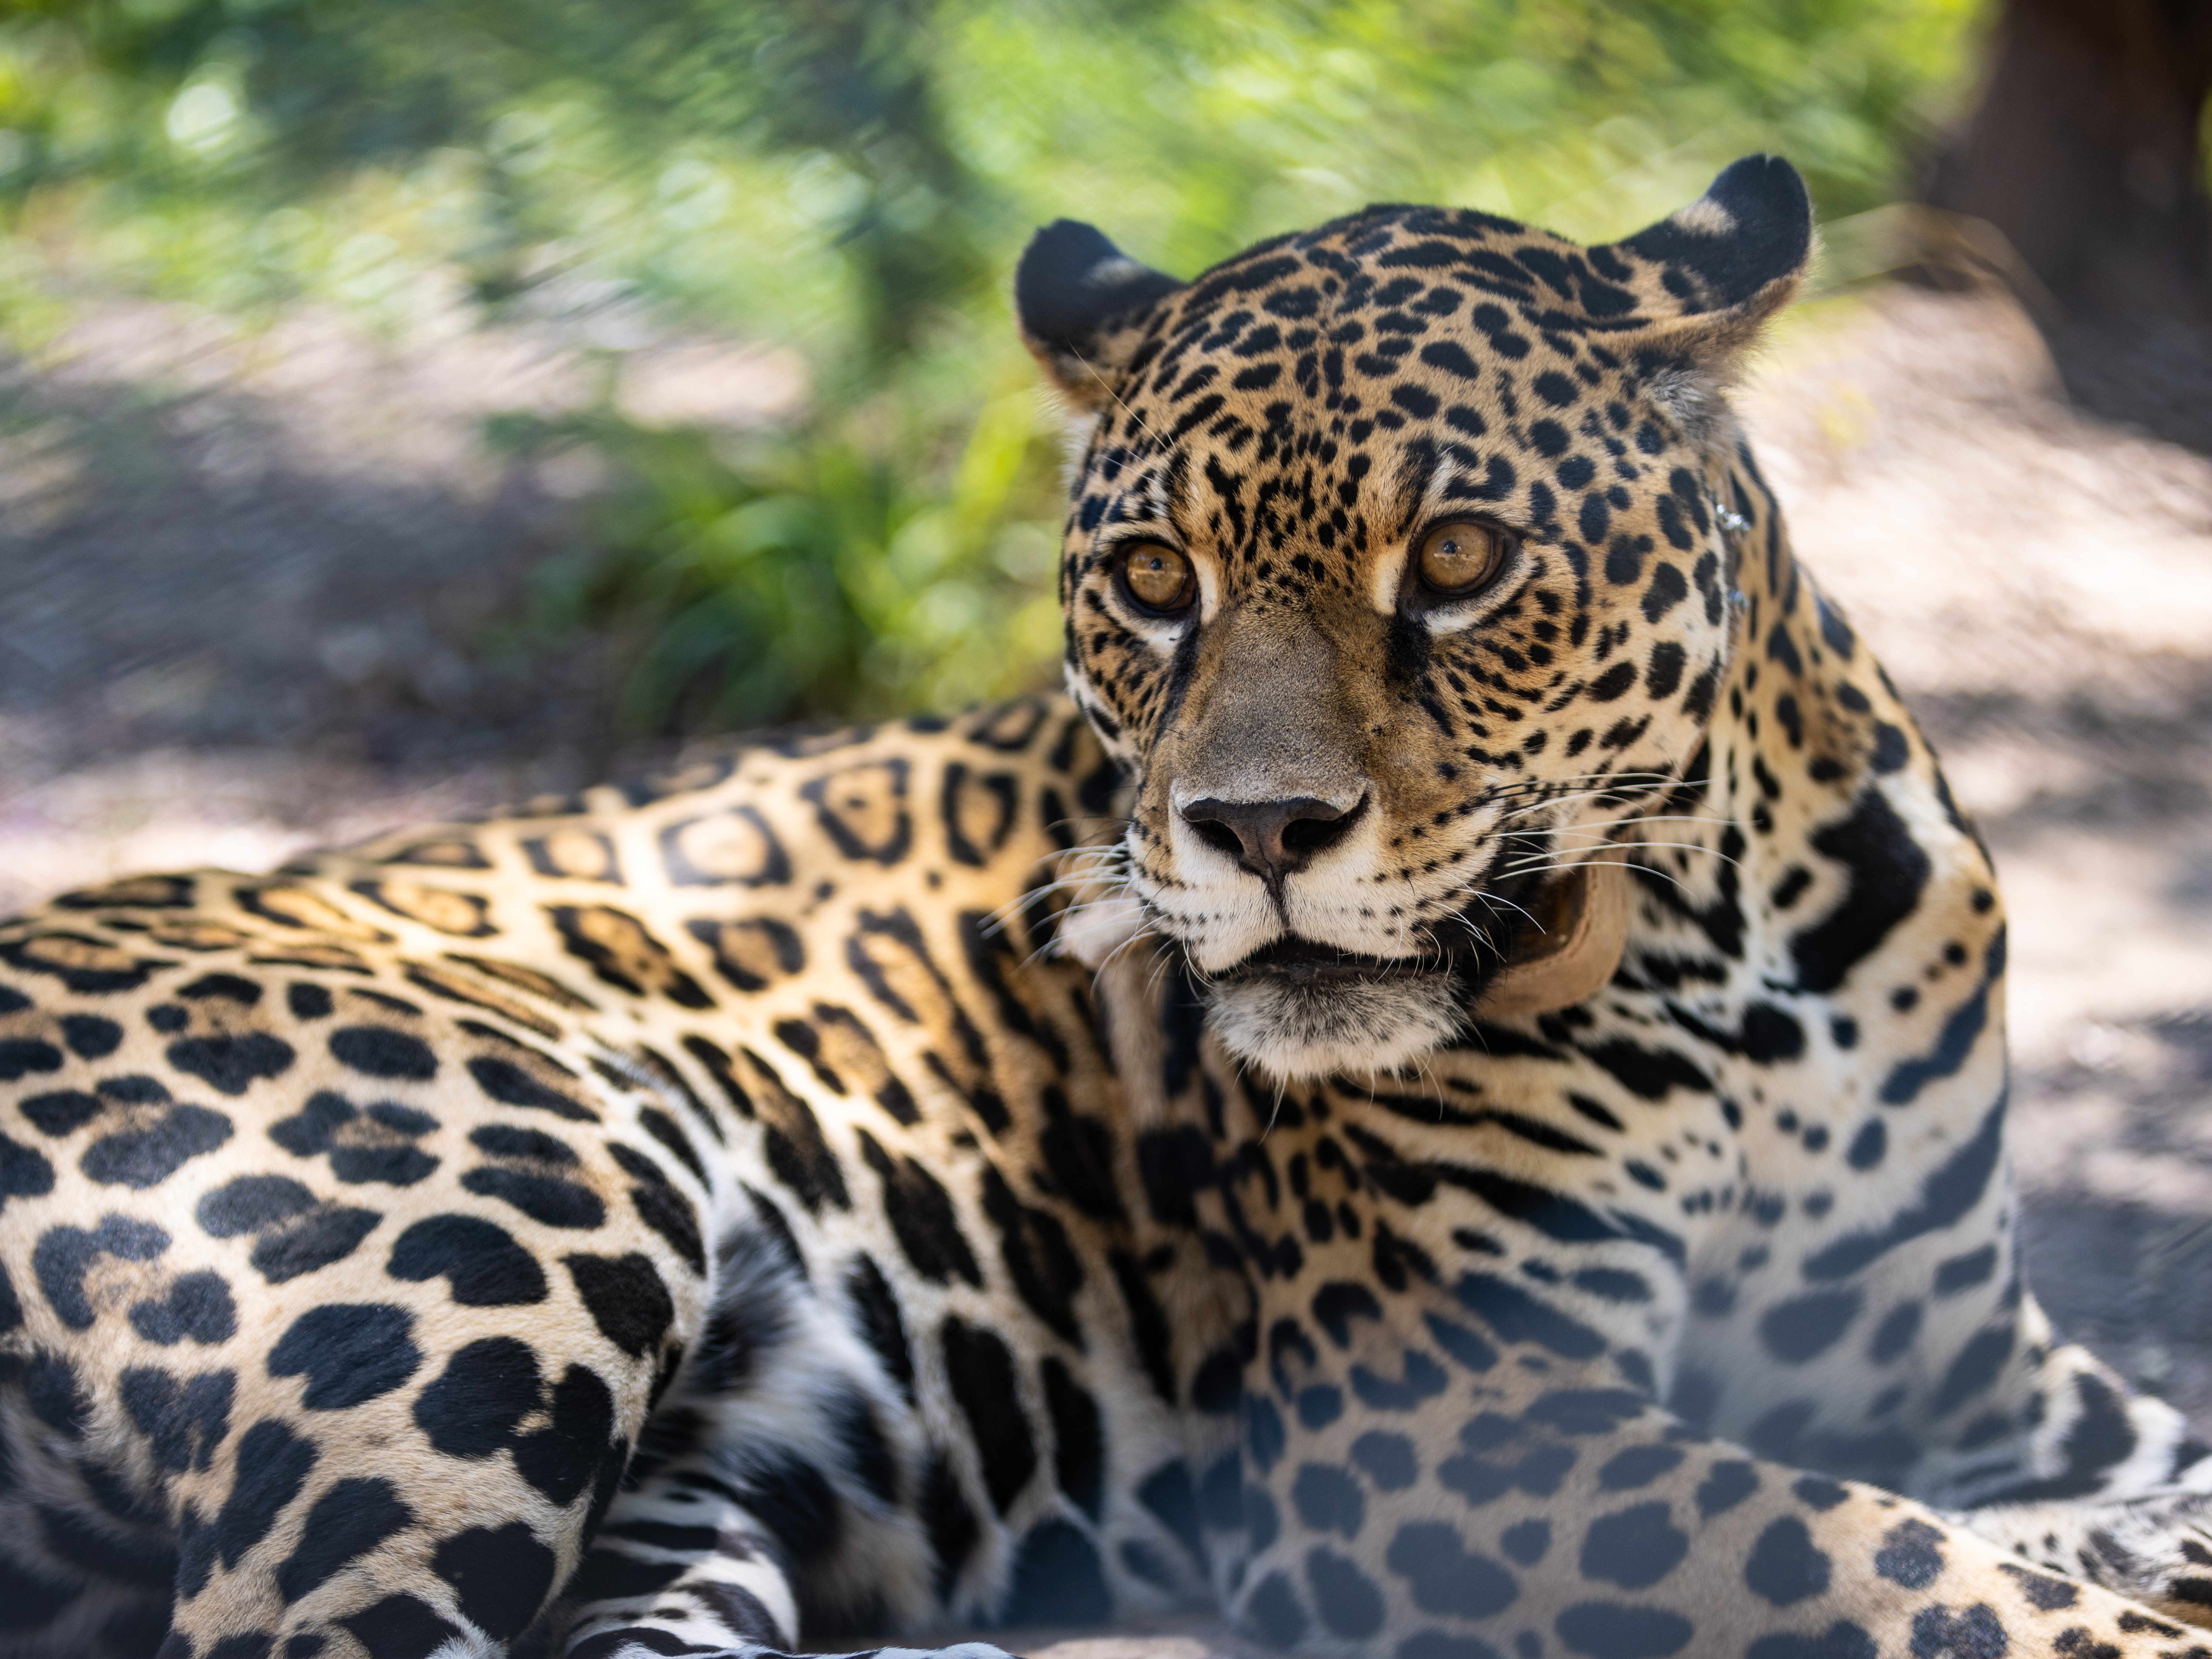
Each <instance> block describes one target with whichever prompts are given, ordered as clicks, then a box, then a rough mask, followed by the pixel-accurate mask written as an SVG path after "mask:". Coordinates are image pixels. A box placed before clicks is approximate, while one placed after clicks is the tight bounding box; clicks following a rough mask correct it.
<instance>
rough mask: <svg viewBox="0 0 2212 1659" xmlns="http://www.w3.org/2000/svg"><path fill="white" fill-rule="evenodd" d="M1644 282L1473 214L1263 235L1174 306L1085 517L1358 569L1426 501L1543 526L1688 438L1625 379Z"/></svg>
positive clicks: (1100, 431)
mask: <svg viewBox="0 0 2212 1659" xmlns="http://www.w3.org/2000/svg"><path fill="white" fill-rule="evenodd" d="M1642 274H1645V273H1641V272H1639V271H1638V269H1637V266H1636V264H1635V263H1634V262H1632V260H1631V259H1630V258H1627V257H1626V256H1624V255H1623V254H1621V253H1620V252H1617V251H1615V250H1613V249H1607V248H1595V249H1586V248H1583V247H1579V246H1576V245H1575V244H1573V243H1571V242H1569V241H1567V240H1564V239H1563V238H1560V237H1558V236H1554V235H1552V234H1548V233H1546V232H1543V231H1540V230H1534V229H1532V228H1528V227H1527V226H1524V225H1521V224H1517V223H1516V222H1513V221H1511V220H1508V219H1502V218H1498V217H1496V216H1492V215H1489V214H1484V213H1478V212H1472V211H1466V210H1441V209H1433V208H1415V207H1401V208H1376V209H1370V210H1367V211H1366V212H1364V213H1361V214H1358V215H1355V216H1352V217H1350V218H1347V219H1342V220H1339V221H1336V222H1334V223H1331V224H1328V225H1324V226H1322V227H1321V228H1318V229H1316V230H1313V231H1309V232H1305V233H1303V234H1298V235H1295V236H1285V237H1280V238H1277V239H1275V240H1272V241H1269V242H1265V243H1262V244H1261V245H1260V246H1257V247H1255V248H1253V249H1250V250H1249V251H1248V252H1244V253H1243V254H1240V255H1238V256H1237V258H1233V259H1231V260H1229V261H1228V262H1226V263H1225V264H1221V265H1219V266H1217V267H1215V268H1214V269H1213V270H1210V271H1208V272H1207V273H1206V274H1205V275H1204V276H1200V278H1198V279H1197V280H1196V281H1194V283H1191V284H1190V285H1189V286H1188V287H1187V288H1185V289H1182V290H1180V291H1179V292H1178V293H1176V295H1174V296H1173V297H1172V299H1171V300H1170V301H1168V302H1167V303H1164V304H1163V305H1162V306H1160V307H1159V308H1158V313H1157V315H1156V316H1155V318H1154V319H1153V321H1152V326H1151V328H1150V330H1149V331H1148V335H1147V337H1146V340H1145V341H1144V343H1142V344H1141V345H1139V347H1138V348H1137V349H1135V350H1134V351H1133V353H1132V354H1131V355H1130V357H1129V359H1128V361H1127V368H1126V370H1125V372H1124V374H1123V377H1122V381H1121V386H1120V387H1119V388H1118V389H1117V392H1116V396H1115V401H1114V402H1113V403H1112V404H1109V405H1108V406H1107V407H1106V408H1105V409H1104V410H1102V412H1101V420H1100V425H1099V427H1098V428H1097V434H1096V436H1095V439H1094V441H1093V443H1092V445H1091V450H1090V453H1089V455H1088V457H1087V465H1086V467H1085V493H1084V495H1083V497H1082V499H1081V500H1079V501H1078V502H1077V503H1076V513H1077V517H1078V520H1079V524H1081V525H1082V527H1083V528H1084V529H1085V530H1096V529H1101V528H1106V529H1110V528H1111V527H1112V526H1115V524H1117V523H1122V522H1128V523H1145V524H1158V523H1159V522H1162V521H1183V527H1184V528H1185V529H1186V530H1193V531H1203V532H1208V533H1209V534H1210V537H1211V538H1212V539H1213V540H1215V541H1216V542H1218V543H1219V544H1222V545H1224V546H1225V547H1226V548H1228V549H1230V550H1232V551H1233V550H1243V549H1246V548H1250V547H1254V546H1255V545H1259V546H1262V547H1264V546H1267V545H1279V544H1282V543H1283V542H1284V541H1285V540H1286V539H1288V538H1293V537H1299V536H1302V537H1303V538H1306V539H1310V542H1311V543H1312V544H1315V546H1316V548H1317V549H1318V550H1320V551H1322V552H1324V553H1326V552H1330V551H1337V552H1339V553H1342V552H1346V551H1349V552H1352V553H1354V554H1357V553H1359V552H1364V551H1365V550H1368V549H1369V548H1370V546H1372V545H1374V544H1376V542H1377V541H1378V540H1383V539H1389V538H1394V537H1395V536H1397V535H1399V534H1401V533H1402V532H1404V530H1405V529H1406V528H1407V526H1408V525H1409V524H1410V523H1411V522H1412V521H1413V520H1415V519H1416V518H1418V517H1419V515H1420V514H1421V513H1423V511H1424V510H1425V509H1431V508H1438V507H1451V506H1464V507H1468V508H1469V509H1471V510H1480V511H1484V512H1487V513H1494V514H1496V515H1498V516H1499V517H1502V518H1507V519H1510V520H1515V521H1516V522H1517V523H1518V524H1519V525H1520V526H1521V527H1523V528H1527V529H1539V528H1541V527H1543V526H1546V525H1547V524H1548V523H1550V522H1551V521H1552V520H1553V514H1554V513H1555V512H1556V510H1557V505H1558V502H1559V491H1560V489H1574V488H1579V487H1581V486H1583V485H1584V484H1587V483H1589V481H1590V480H1591V479H1592V478H1593V477H1595V476H1596V473H1597V471H1598V469H1599V468H1600V467H1601V465H1605V463H1606V462H1607V459H1608V455H1607V452H1610V459H1612V461H1613V465H1614V467H1616V468H1617V467H1618V466H1619V465H1620V458H1621V457H1623V456H1625V455H1627V454H1629V453H1631V452H1632V451H1634V450H1638V449H1640V451H1641V452H1642V453H1643V454H1644V455H1647V456H1648V455H1651V454H1655V453H1658V452H1659V451H1660V450H1662V448H1663V447H1664V444H1665V441H1664V437H1663V435H1662V431H1661V429H1660V427H1659V426H1658V424H1657V423H1656V422H1655V421H1654V419H1653V418H1652V411H1651V410H1649V409H1648V408H1639V407H1638V405H1637V404H1636V402H1635V401H1634V400H1633V399H1632V398H1630V397H1629V396H1627V395H1626V392H1625V388H1624V386H1623V385H1622V381H1623V380H1624V377H1625V376H1626V374H1627V372H1628V370H1629V368H1630V367H1631V364H1630V356H1631V355H1632V354H1631V344H1632V334H1633V331H1635V330H1636V329H1637V328H1638V326H1639V325H1641V324H1642V323H1643V321H1644V315H1643V311H1642V307H1641V305H1640V303H1639V300H1638V295H1637V293H1636V292H1635V290H1634V289H1632V287H1630V286H1629V285H1628V284H1630V283H1633V282H1635V281H1636V280H1637V278H1638V276H1639V275H1642ZM1585 451H1587V452H1590V453H1583V452H1585ZM1609 470H1610V469H1609ZM1629 471H1630V472H1631V474H1633V472H1634V471H1635V467H1634V465H1633V464H1631V465H1630V467H1629ZM1561 475H1564V476H1561ZM1194 519H1195V520H1199V522H1188V521H1189V520H1194ZM1285 574H1286V575H1289V574H1291V573H1285Z"/></svg>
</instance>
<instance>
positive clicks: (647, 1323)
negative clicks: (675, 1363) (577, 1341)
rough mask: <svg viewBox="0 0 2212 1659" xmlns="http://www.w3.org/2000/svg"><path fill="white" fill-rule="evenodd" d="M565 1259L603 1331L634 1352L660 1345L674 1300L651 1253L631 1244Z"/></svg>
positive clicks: (672, 1314) (673, 1310) (671, 1316)
mask: <svg viewBox="0 0 2212 1659" xmlns="http://www.w3.org/2000/svg"><path fill="white" fill-rule="evenodd" d="M562 1260H563V1261H564V1262H565V1263H566V1265H567V1267H568V1277H569V1278H571V1279H574V1280H575V1282H576V1294H577V1295H579V1296H580V1297H583V1298H584V1306H585V1307H586V1309H587V1310H589V1311H590V1313H591V1316H592V1323H594V1324H596V1325H597V1326H598V1327H599V1334H600V1335H602V1336H604V1337H605V1338H606V1339H607V1340H608V1341H610V1342H611V1343H613V1344H614V1345H615V1346H617V1348H620V1349H621V1350H622V1351H623V1352H624V1353H626V1354H629V1355H630V1356H631V1357H632V1358H636V1357H637V1356H639V1355H641V1354H643V1353H644V1352H647V1350H648V1349H650V1348H653V1347H655V1346H659V1341H660V1339H661V1338H662V1337H663V1336H665V1335H666V1334H667V1333H668V1328H669V1326H671V1324H673V1323H674V1322H675V1320H676V1304H675V1303H674V1302H673V1301H672V1300H671V1298H670V1297H669V1294H668V1287H667V1286H666V1285H664V1284H662V1283H661V1280H660V1275H659V1273H656V1272H655V1271H654V1270H653V1261H652V1259H651V1258H650V1257H648V1256H646V1255H641V1254H640V1253H639V1252H637V1251H635V1250H632V1251H630V1252H629V1254H628V1255H619V1256H605V1255H571V1256H566V1257H563V1258H562Z"/></svg>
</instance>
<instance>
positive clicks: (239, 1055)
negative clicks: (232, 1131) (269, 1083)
mask: <svg viewBox="0 0 2212 1659" xmlns="http://www.w3.org/2000/svg"><path fill="white" fill-rule="evenodd" d="M167 1053H168V1060H169V1064H170V1065H172V1066H175V1067H176V1068H177V1069H178V1070H179V1071H180V1072H188V1073H191V1075H192V1076H194V1077H196V1078H198V1079H201V1080H202V1081H204V1082H205V1083H206V1084H207V1085H209V1086H210V1088H215V1089H219V1090H221V1091H222V1092H223V1093H224V1094H227V1095H242V1094H244V1093H245V1092H246V1090H247V1089H249V1088H250V1087H252V1085H253V1082H254V1080H255V1079H257V1078H264V1077H282V1076H283V1074H284V1073H285V1072H287V1071H288V1070H289V1069H290V1067H291V1065H292V1061H293V1060H294V1059H295V1054H294V1052H293V1048H292V1045H291V1044H290V1043H289V1042H285V1041H284V1040H283V1038H282V1037H274V1036H270V1035H269V1034H268V1033H267V1032H265V1031H249V1032H247V1033H246V1034H245V1035H244V1036H204V1037H179V1039H178V1040H177V1041H176V1042H173V1043H171V1044H170V1045H169V1047H168V1051H167Z"/></svg>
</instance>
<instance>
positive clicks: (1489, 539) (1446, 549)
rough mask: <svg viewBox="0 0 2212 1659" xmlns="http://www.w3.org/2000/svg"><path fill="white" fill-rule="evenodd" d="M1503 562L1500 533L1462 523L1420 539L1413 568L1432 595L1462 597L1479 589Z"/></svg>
mask: <svg viewBox="0 0 2212 1659" xmlns="http://www.w3.org/2000/svg"><path fill="white" fill-rule="evenodd" d="M1504 562H1505V536H1504V532H1502V531H1498V530H1494V529H1492V527H1491V526H1488V525H1486V524H1477V523H1475V522H1474V521H1473V520H1468V519H1461V520H1455V521H1454V522H1453V523H1450V524H1440V525H1438V526H1437V527H1436V528H1435V529H1434V530H1431V532H1429V533H1428V534H1427V535H1425V536H1424V537H1422V538H1421V546H1420V550H1419V552H1418V553H1417V554H1415V556H1414V561H1413V568H1414V569H1415V570H1416V571H1418V572H1419V574H1420V578H1421V580H1422V581H1424V582H1425V583H1426V584H1427V585H1428V586H1429V587H1430V588H1431V590H1432V591H1433V592H1438V593H1451V594H1461V593H1470V592H1474V590H1475V589H1476V588H1478V587H1480V586H1482V584H1483V583H1484V582H1486V581H1487V580H1489V579H1490V578H1491V577H1492V576H1494V575H1496V574H1498V566H1499V565H1501V564H1503V563H1504Z"/></svg>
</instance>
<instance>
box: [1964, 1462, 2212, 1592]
mask: <svg viewBox="0 0 2212 1659" xmlns="http://www.w3.org/2000/svg"><path fill="white" fill-rule="evenodd" d="M1960 1519H1962V1520H1963V1521H1965V1522H1966V1524H1967V1525H1968V1526H1971V1527H1972V1528H1974V1530H1975V1531H1977V1532H1978V1533H1981V1534H1983V1535H1984V1536H1985V1537H1989V1538H1994V1539H1996V1541H1998V1542H1999V1543H2001V1544H2005V1545H2008V1546H2010V1547H2011V1548H2012V1550H2013V1552H2014V1553H2015V1554H2016V1555H2018V1556H2019V1557H2020V1558H2021V1559H2022V1560H2024V1561H2029V1562H2033V1564H2034V1565H2038V1566H2042V1567H2050V1568H2052V1569H2054V1570H2056V1571H2059V1572H2063V1573H2068V1574H2070V1575H2072V1576H2073V1577H2076V1578H2085V1579H2087V1580H2088V1581H2089V1582H2090V1583H2093V1584H2102V1585H2104V1586H2105V1587H2106V1589H2115V1590H2118V1592H2119V1593H2120V1594H2121V1595H2125V1596H2129V1597H2130V1598H2132V1599H2133V1600H2135V1601H2141V1602H2143V1603H2145V1604H2146V1605H2148V1606H2150V1607H2156V1608H2157V1609H2158V1610H2159V1611H2160V1612H2161V1613H2165V1614H2166V1616H2167V1617H2169V1618H2172V1619H2180V1620H2186V1621H2188V1622H2189V1623H2191V1624H2195V1625H2212V1492H2191V1491H2186V1490H2181V1489H2174V1488H2169V1489H2168V1490H2166V1491H2165V1492H2153V1493H2149V1494H2147V1495H2145V1496H2142V1497H2139V1498H2124V1499H2120V1500H2117V1501H2112V1502H2106V1503H2094V1502H2085V1503H2074V1504H2064V1503H2051V1504H2006V1505H2003V1506H2001V1507H1996V1508H1991V1509H1986V1510H1974V1511H1972V1512H1970V1513H1969V1514H1967V1515H1965V1516H1961V1517H1960Z"/></svg>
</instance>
